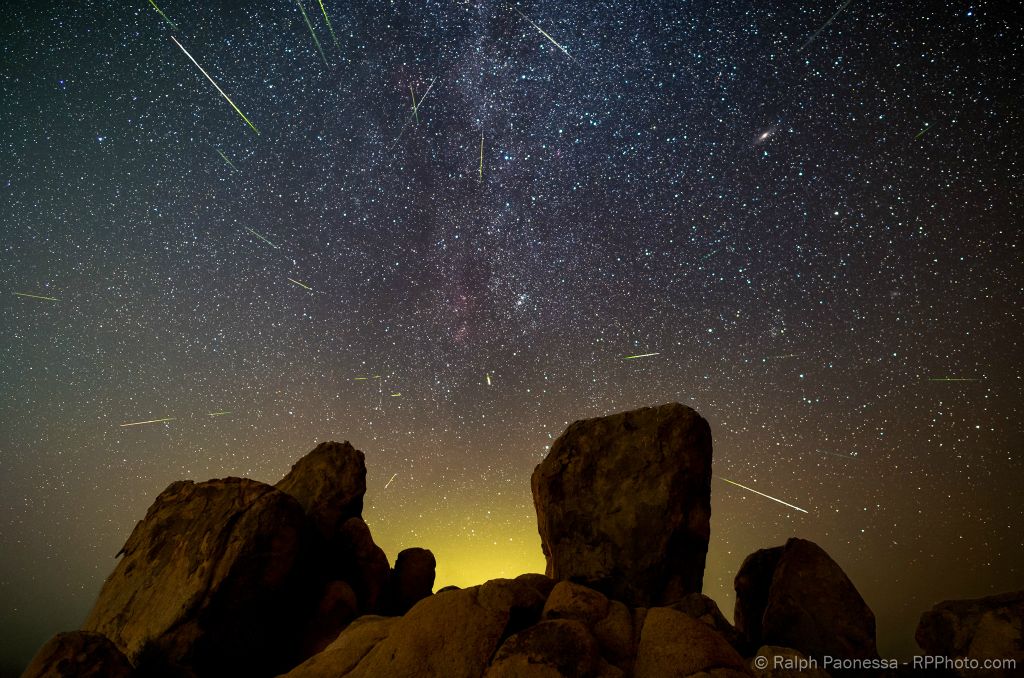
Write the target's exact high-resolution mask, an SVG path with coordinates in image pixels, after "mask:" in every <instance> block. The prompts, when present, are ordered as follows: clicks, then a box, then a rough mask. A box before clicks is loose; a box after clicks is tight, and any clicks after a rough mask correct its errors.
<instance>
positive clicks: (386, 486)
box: [384, 473, 398, 490]
mask: <svg viewBox="0 0 1024 678" xmlns="http://www.w3.org/2000/svg"><path fill="white" fill-rule="evenodd" d="M397 477H398V474H397V473H396V474H395V475H393V476H391V480H388V481H387V482H386V483H384V489H385V490H386V489H388V485H390V484H391V481H392V480H394V479H395V478H397Z"/></svg>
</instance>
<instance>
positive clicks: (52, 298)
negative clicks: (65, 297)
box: [14, 292, 60, 301]
mask: <svg viewBox="0 0 1024 678" xmlns="http://www.w3.org/2000/svg"><path fill="white" fill-rule="evenodd" d="M14 295H15V296H17V297H28V298H29V299H42V300H43V301H60V299H58V298H57V297H44V296H43V295H41V294H29V293H28V292H15V293H14Z"/></svg>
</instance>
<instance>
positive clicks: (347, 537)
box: [330, 517, 391, 613]
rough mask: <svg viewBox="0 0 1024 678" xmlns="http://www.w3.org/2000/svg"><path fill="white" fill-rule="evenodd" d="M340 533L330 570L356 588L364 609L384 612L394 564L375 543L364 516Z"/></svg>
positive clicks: (344, 526)
mask: <svg viewBox="0 0 1024 678" xmlns="http://www.w3.org/2000/svg"><path fill="white" fill-rule="evenodd" d="M338 533H339V536H338V540H337V548H336V549H332V556H333V560H332V563H331V567H330V569H332V570H333V571H334V572H335V574H336V575H337V576H338V577H339V578H340V579H343V580H344V581H347V582H348V583H349V585H351V586H352V590H354V591H355V593H356V597H357V599H358V600H359V609H360V610H362V611H363V612H367V613H376V612H380V611H381V607H382V605H383V597H384V593H385V589H386V588H387V586H388V580H389V578H390V576H391V565H390V564H389V563H388V557H387V555H386V554H385V553H384V549H382V548H381V547H379V546H377V544H375V543H374V541H373V535H371V534H370V528H369V527H368V526H367V525H366V522H365V521H364V520H363V519H362V518H360V517H355V518H349V519H348V520H346V521H345V522H344V523H342V525H341V528H340V529H339V530H338Z"/></svg>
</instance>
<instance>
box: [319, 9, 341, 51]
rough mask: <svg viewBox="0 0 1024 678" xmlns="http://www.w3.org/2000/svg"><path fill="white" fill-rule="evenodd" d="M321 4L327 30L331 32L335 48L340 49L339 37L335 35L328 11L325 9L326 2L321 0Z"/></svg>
mask: <svg viewBox="0 0 1024 678" xmlns="http://www.w3.org/2000/svg"><path fill="white" fill-rule="evenodd" d="M319 2H320V11H321V12H323V13H324V21H326V22H327V30H329V31H330V32H331V40H334V46H335V47H339V45H338V36H336V35H335V34H334V26H332V25H331V20H330V18H329V17H328V16H327V9H325V8H324V0H319Z"/></svg>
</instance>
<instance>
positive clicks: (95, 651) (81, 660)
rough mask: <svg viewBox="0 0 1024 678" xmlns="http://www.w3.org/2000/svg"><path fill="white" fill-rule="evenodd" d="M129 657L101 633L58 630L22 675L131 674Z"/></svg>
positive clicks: (124, 677)
mask: <svg viewBox="0 0 1024 678" xmlns="http://www.w3.org/2000/svg"><path fill="white" fill-rule="evenodd" d="M134 675H135V674H134V669H133V668H132V665H131V662H129V661H128V658H127V657H125V656H124V654H123V653H122V652H121V651H120V650H118V649H117V646H116V645H114V643H112V642H111V641H110V639H109V638H107V637H106V636H104V635H103V634H102V633H92V632H90V631H70V632H68V633H58V634H57V635H56V636H54V637H53V638H51V639H50V640H48V641H47V642H46V644H45V645H43V646H42V647H41V648H40V649H39V652H37V653H36V656H35V657H33V658H32V662H31V663H30V664H29V665H28V668H27V669H25V672H24V673H22V674H21V676H22V678H132V677H133V676H134Z"/></svg>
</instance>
